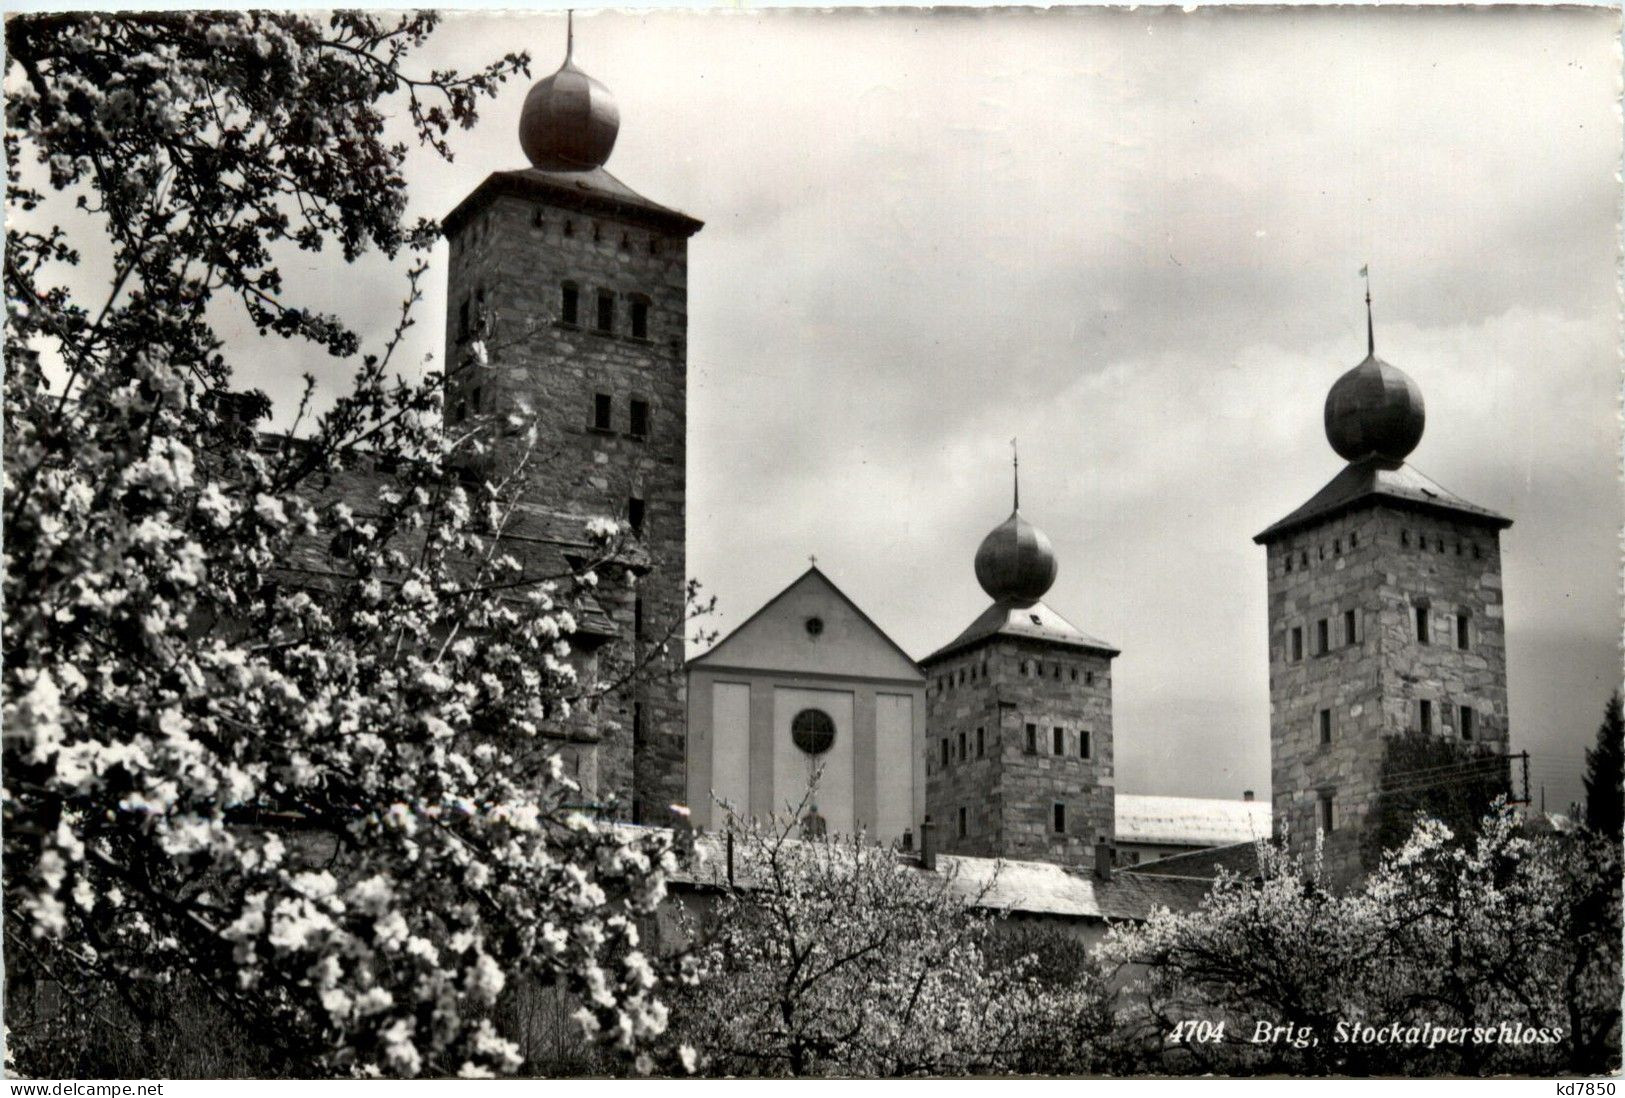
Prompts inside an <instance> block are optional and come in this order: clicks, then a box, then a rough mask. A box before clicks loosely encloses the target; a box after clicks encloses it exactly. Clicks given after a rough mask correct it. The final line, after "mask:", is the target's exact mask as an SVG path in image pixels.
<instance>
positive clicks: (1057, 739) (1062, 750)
mask: <svg viewBox="0 0 1625 1098" xmlns="http://www.w3.org/2000/svg"><path fill="white" fill-rule="evenodd" d="M1050 750H1051V753H1052V754H1055V755H1065V754H1066V729H1064V728H1057V729H1056V730H1055V731H1054V733H1053V735H1052V736H1051V741H1050Z"/></svg>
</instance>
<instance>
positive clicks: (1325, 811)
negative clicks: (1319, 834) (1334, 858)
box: [1320, 793, 1337, 835]
mask: <svg viewBox="0 0 1625 1098" xmlns="http://www.w3.org/2000/svg"><path fill="white" fill-rule="evenodd" d="M1320 829H1321V830H1322V831H1324V832H1325V833H1326V834H1328V835H1330V834H1331V833H1332V832H1333V831H1335V830H1336V829H1337V810H1336V806H1335V805H1334V804H1333V801H1332V795H1331V794H1330V793H1322V794H1321V795H1320Z"/></svg>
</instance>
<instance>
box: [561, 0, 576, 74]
mask: <svg viewBox="0 0 1625 1098" xmlns="http://www.w3.org/2000/svg"><path fill="white" fill-rule="evenodd" d="M575 52H576V10H575V9H574V8H570V9H569V10H568V11H566V12H565V13H564V63H565V64H566V65H568V64H569V63H570V58H571V57H573V56H575Z"/></svg>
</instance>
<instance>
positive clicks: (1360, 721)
mask: <svg viewBox="0 0 1625 1098" xmlns="http://www.w3.org/2000/svg"><path fill="white" fill-rule="evenodd" d="M1268 569H1269V581H1268V588H1269V622H1270V635H1269V658H1270V770H1271V784H1272V788H1273V795H1274V810H1275V820H1276V822H1277V827H1278V828H1280V827H1284V828H1285V829H1286V831H1287V833H1288V835H1289V837H1290V841H1291V845H1292V846H1293V848H1294V849H1296V850H1299V851H1306V850H1308V849H1310V848H1311V847H1312V845H1313V842H1314V838H1315V834H1316V831H1317V830H1318V829H1319V828H1320V826H1321V824H1322V821H1323V819H1324V814H1325V812H1326V811H1327V809H1326V808H1325V807H1323V802H1325V801H1327V800H1329V801H1330V812H1331V816H1332V820H1331V822H1332V830H1331V832H1330V833H1329V834H1327V835H1326V838H1325V848H1324V849H1325V855H1326V859H1327V866H1328V869H1329V870H1330V871H1331V873H1332V876H1333V879H1334V880H1338V881H1348V880H1352V879H1353V878H1354V877H1356V876H1358V875H1359V874H1360V873H1361V872H1363V871H1364V870H1365V869H1369V868H1370V867H1369V866H1366V865H1364V864H1363V862H1362V859H1361V852H1360V839H1361V835H1362V832H1363V830H1364V829H1365V827H1367V826H1368V822H1369V821H1368V816H1369V814H1370V812H1371V810H1372V808H1373V805H1374V802H1375V799H1376V796H1377V790H1378V786H1379V784H1380V774H1381V767H1382V756H1383V747H1384V737H1385V736H1387V735H1389V734H1393V733H1398V732H1402V731H1406V730H1419V729H1420V728H1421V727H1422V722H1423V720H1424V716H1423V710H1422V707H1421V704H1420V703H1421V702H1423V701H1427V702H1428V703H1429V706H1430V711H1429V713H1428V715H1427V717H1426V719H1427V721H1428V723H1429V725H1430V728H1429V730H1430V731H1431V732H1432V733H1433V734H1434V735H1440V736H1452V737H1455V738H1458V739H1461V738H1463V736H1462V724H1463V722H1462V717H1461V707H1462V706H1467V707H1468V708H1469V709H1471V710H1472V715H1471V716H1470V717H1469V718H1468V719H1469V721H1470V722H1471V729H1470V734H1471V739H1472V740H1473V741H1475V742H1480V743H1484V744H1488V745H1491V746H1496V747H1498V749H1499V750H1501V751H1503V752H1504V751H1505V749H1506V743H1507V723H1506V721H1507V710H1506V647H1505V631H1504V618H1503V613H1502V601H1501V567H1500V550H1499V542H1498V538H1497V536H1496V533H1495V532H1494V531H1493V530H1490V529H1486V528H1485V527H1484V526H1482V525H1478V524H1472V523H1462V522H1456V521H1452V520H1450V519H1448V518H1444V517H1440V516H1436V515H1432V514H1424V513H1419V512H1415V511H1409V510H1400V509H1396V508H1393V507H1389V506H1378V505H1373V506H1368V507H1364V508H1361V509H1359V510H1356V511H1354V512H1352V513H1350V514H1346V515H1343V516H1340V517H1337V518H1334V519H1332V520H1331V521H1328V522H1323V523H1320V524H1317V525H1315V526H1313V527H1311V528H1309V529H1307V530H1302V531H1299V532H1297V533H1294V534H1292V535H1291V536H1289V537H1285V538H1282V539H1279V540H1277V541H1276V542H1274V543H1272V544H1271V545H1270V546H1269V549H1268ZM1419 608H1420V609H1421V611H1422V613H1423V614H1424V615H1425V617H1426V619H1427V622H1428V636H1429V642H1428V643H1425V644H1424V643H1421V642H1419V641H1418V639H1417V635H1418V634H1417V621H1416V615H1417V611H1418V609H1419ZM1351 615H1352V617H1351ZM1458 615H1465V617H1466V637H1465V639H1466V642H1467V643H1466V646H1465V647H1462V646H1460V645H1459V644H1458V636H1457V629H1458ZM1322 623H1324V625H1323V624H1322ZM1351 626H1352V629H1353V632H1352V635H1351V634H1350V627H1351ZM1323 630H1324V632H1323ZM1323 640H1324V645H1323Z"/></svg>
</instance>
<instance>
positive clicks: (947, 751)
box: [942, 736, 953, 766]
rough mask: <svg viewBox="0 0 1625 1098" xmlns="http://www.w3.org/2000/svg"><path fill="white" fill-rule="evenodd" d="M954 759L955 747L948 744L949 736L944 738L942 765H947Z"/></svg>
mask: <svg viewBox="0 0 1625 1098" xmlns="http://www.w3.org/2000/svg"><path fill="white" fill-rule="evenodd" d="M952 761H953V748H952V747H949V746H948V737H946V736H944V737H943V738H942V765H943V766H947V765H948V764H949V763H950V762H952Z"/></svg>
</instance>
